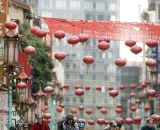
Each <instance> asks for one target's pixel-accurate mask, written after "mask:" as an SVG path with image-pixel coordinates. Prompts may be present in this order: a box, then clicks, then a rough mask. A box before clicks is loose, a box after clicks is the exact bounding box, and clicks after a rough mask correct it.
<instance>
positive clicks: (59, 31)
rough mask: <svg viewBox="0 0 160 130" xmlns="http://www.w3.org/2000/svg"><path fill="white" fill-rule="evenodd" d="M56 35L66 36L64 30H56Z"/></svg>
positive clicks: (58, 36) (60, 37)
mask: <svg viewBox="0 0 160 130" xmlns="http://www.w3.org/2000/svg"><path fill="white" fill-rule="evenodd" d="M54 37H55V38H58V39H62V38H64V37H65V32H64V31H62V30H57V31H56V32H54Z"/></svg>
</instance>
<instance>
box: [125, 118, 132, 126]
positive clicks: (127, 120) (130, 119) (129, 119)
mask: <svg viewBox="0 0 160 130" xmlns="http://www.w3.org/2000/svg"><path fill="white" fill-rule="evenodd" d="M124 123H125V124H127V125H131V124H132V123H133V119H132V118H126V119H125V121H124Z"/></svg>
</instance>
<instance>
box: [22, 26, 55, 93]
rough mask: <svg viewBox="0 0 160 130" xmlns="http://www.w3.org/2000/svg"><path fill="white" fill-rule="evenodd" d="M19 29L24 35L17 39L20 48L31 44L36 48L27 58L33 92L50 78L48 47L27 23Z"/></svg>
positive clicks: (51, 66) (50, 67)
mask: <svg viewBox="0 0 160 130" xmlns="http://www.w3.org/2000/svg"><path fill="white" fill-rule="evenodd" d="M19 30H20V34H23V35H24V36H23V37H22V38H21V39H20V40H19V44H21V46H22V50H23V49H24V48H25V47H26V46H28V45H31V46H33V47H34V48H35V49H36V53H35V54H34V55H32V56H31V58H30V59H29V60H30V62H31V63H32V66H33V87H32V92H33V93H34V92H36V91H37V90H38V89H39V87H42V88H43V87H45V86H46V85H47V82H49V81H51V79H52V73H51V71H52V68H53V65H52V64H51V62H50V57H49V51H50V48H49V47H48V46H47V45H45V44H44V43H43V41H42V39H41V38H38V37H36V36H34V35H33V34H31V32H30V26H29V24H28V23H24V24H23V25H21V26H20V29H19Z"/></svg>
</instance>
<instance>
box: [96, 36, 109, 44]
mask: <svg viewBox="0 0 160 130" xmlns="http://www.w3.org/2000/svg"><path fill="white" fill-rule="evenodd" d="M102 41H105V42H108V43H109V42H110V39H108V38H107V37H104V36H102V37H100V38H98V42H102Z"/></svg>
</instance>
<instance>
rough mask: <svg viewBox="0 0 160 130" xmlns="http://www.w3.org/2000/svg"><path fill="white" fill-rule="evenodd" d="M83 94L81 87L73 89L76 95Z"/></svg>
mask: <svg viewBox="0 0 160 130" xmlns="http://www.w3.org/2000/svg"><path fill="white" fill-rule="evenodd" d="M83 94H84V91H83V89H81V88H79V89H76V90H75V95H77V96H82V95H83Z"/></svg>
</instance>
